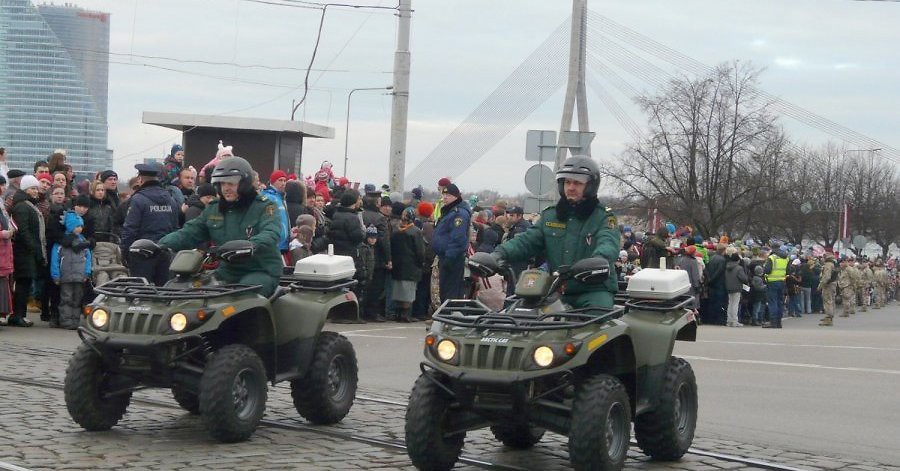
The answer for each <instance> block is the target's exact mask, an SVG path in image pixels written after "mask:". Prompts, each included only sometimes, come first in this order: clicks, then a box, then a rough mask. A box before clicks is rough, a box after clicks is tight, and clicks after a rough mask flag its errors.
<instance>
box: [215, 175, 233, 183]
mask: <svg viewBox="0 0 900 471" xmlns="http://www.w3.org/2000/svg"><path fill="white" fill-rule="evenodd" d="M210 180H211V181H212V183H213V184H216V183H240V182H241V176H240V175H213V176H212V178H211V179H210Z"/></svg>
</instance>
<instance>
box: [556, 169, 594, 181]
mask: <svg viewBox="0 0 900 471" xmlns="http://www.w3.org/2000/svg"><path fill="white" fill-rule="evenodd" d="M556 179H557V180H562V179H568V180H575V181H577V182H581V183H587V182H589V181H591V177H590V176H589V175H584V174H581V173H573V172H563V171H560V172H557V173H556Z"/></svg>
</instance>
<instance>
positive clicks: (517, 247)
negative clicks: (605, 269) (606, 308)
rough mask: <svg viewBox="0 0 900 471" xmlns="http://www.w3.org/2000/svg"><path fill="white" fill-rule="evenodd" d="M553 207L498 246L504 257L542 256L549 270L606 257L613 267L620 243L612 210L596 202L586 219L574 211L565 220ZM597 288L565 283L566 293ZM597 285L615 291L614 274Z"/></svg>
mask: <svg viewBox="0 0 900 471" xmlns="http://www.w3.org/2000/svg"><path fill="white" fill-rule="evenodd" d="M556 211H557V210H556V207H555V206H552V207H549V208H547V209H545V210H544V211H543V212H541V220H540V223H539V224H536V225H534V226H532V227H531V228H530V229H528V230H527V231H525V232H524V233H522V234H519V235H517V236H516V237H515V238H514V239H510V240H508V241H506V242H504V243H503V244H502V245H501V246H499V247H497V251H498V252H500V255H501V256H503V259H504V260H507V261H510V262H519V261H525V260H527V259H529V258H531V257H535V256H539V257H540V256H543V257H545V258H546V260H547V263H548V264H549V265H550V270H556V269H557V268H559V267H560V266H563V265H572V264H573V263H575V262H576V261H578V260H582V259H585V258H590V257H605V258H606V260H608V261H609V266H610V271H612V268H613V266H614V264H615V261H616V258H617V257H618V256H619V246H620V238H619V231H618V228H617V226H616V217H615V215H613V213H612V211H611V210H610V209H609V208H604V207H603V206H602V205H600V204H598V205H597V207H595V208H594V209H593V211H592V212H591V214H590V215H589V216H588V217H587V218H586V219H585V220H581V219H578V218H577V217H576V216H575V215H574V214H573V215H570V216H569V217H568V218H566V220H565V221H562V220H560V218H559V217H558V216H557V214H556ZM613 273H615V272H613ZM597 289H598V288H591V287H588V286H585V285H583V284H581V283H579V282H577V281H575V280H572V281H570V282H568V283H567V285H566V294H578V293H584V292H587V291H593V290H597ZM599 289H602V290H603V291H608V292H610V293H615V292H616V291H618V284H617V283H616V277H615V276H610V277H609V279H608V280H607V281H606V283H605V284H604V285H603V287H602V288H599Z"/></svg>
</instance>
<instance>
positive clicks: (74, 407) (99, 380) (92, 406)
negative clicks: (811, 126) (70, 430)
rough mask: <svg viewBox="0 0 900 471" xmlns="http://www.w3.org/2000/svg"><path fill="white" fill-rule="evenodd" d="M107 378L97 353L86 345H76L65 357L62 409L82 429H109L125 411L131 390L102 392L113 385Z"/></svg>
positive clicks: (109, 377) (109, 375)
mask: <svg viewBox="0 0 900 471" xmlns="http://www.w3.org/2000/svg"><path fill="white" fill-rule="evenodd" d="M111 378H112V375H111V374H110V373H108V372H105V371H103V360H102V359H101V358H100V355H98V354H97V352H95V351H94V349H92V348H91V347H89V346H88V345H85V344H81V345H79V346H78V349H77V350H75V353H74V354H72V358H70V359H69V367H68V368H66V379H65V386H64V388H63V391H64V395H65V400H66V409H68V410H69V415H70V416H71V417H72V420H74V421H75V422H76V423H78V425H81V427H82V428H84V429H85V430H89V431H92V432H93V431H100V430H109V429H110V428H112V426H113V425H116V424H117V423H118V422H119V420H120V419H121V418H122V416H123V415H125V411H126V410H127V409H128V404H129V403H130V402H131V391H127V392H124V393H121V394H116V395H115V396H106V393H108V392H110V390H111V389H113V388H111V387H110V380H111Z"/></svg>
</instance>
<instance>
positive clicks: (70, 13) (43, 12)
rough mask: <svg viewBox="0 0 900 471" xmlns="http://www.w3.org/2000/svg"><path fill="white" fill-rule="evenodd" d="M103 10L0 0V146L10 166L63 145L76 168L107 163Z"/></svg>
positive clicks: (26, 165) (24, 164)
mask: <svg viewBox="0 0 900 471" xmlns="http://www.w3.org/2000/svg"><path fill="white" fill-rule="evenodd" d="M108 53H109V14H108V13H100V12H94V11H88V10H83V9H80V8H78V7H75V6H73V5H70V4H65V5H41V6H38V7H35V6H33V5H32V4H31V1H30V0H2V1H0V147H5V148H6V153H7V159H8V160H9V167H10V168H17V169H21V170H25V171H28V172H29V173H30V171H31V168H32V166H33V165H34V162H36V161H38V160H46V159H48V158H49V156H50V154H51V153H52V152H53V151H54V150H55V149H65V150H66V155H67V159H66V160H67V162H68V163H69V164H71V165H72V166H73V167H74V169H75V171H76V172H96V171H98V170H104V169H109V168H112V151H111V150H108V149H107V148H106V147H107V134H108V127H107V96H108V81H109V56H108Z"/></svg>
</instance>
